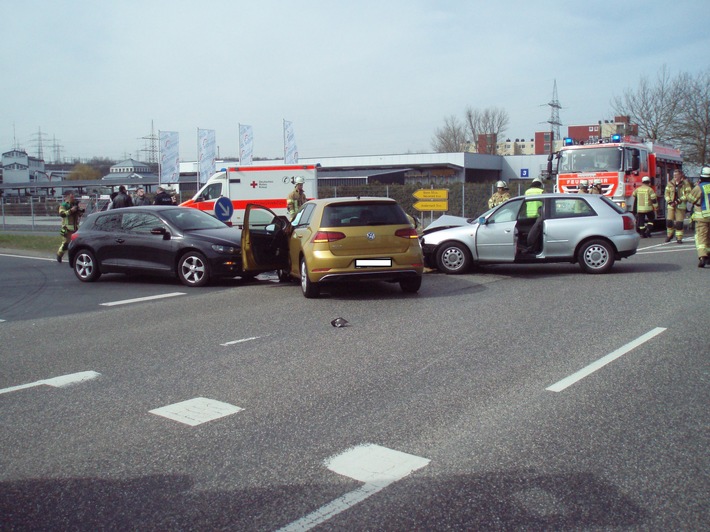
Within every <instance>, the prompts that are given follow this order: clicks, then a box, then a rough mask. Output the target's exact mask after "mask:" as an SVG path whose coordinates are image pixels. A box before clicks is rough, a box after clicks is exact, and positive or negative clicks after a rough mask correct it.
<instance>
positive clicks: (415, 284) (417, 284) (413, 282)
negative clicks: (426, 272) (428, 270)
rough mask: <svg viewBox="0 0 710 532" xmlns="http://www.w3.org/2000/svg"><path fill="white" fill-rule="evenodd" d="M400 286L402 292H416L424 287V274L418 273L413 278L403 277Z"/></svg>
mask: <svg viewBox="0 0 710 532" xmlns="http://www.w3.org/2000/svg"><path fill="white" fill-rule="evenodd" d="M399 287H400V288H401V289H402V292H407V293H408V294H416V293H417V292H418V291H419V289H420V288H421V287H422V276H421V275H417V276H416V277H413V278H411V279H402V280H401V281H400V282H399Z"/></svg>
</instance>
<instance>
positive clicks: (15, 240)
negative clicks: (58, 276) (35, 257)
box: [0, 233, 61, 254]
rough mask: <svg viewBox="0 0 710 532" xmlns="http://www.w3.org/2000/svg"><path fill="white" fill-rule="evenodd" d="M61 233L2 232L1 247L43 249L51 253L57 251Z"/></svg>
mask: <svg viewBox="0 0 710 532" xmlns="http://www.w3.org/2000/svg"><path fill="white" fill-rule="evenodd" d="M60 240H61V239H60V237H59V235H57V236H47V235H28V234H24V233H23V234H8V233H0V248H5V249H24V250H28V251H42V252H47V253H49V254H52V253H56V252H57V248H58V247H59V242H60Z"/></svg>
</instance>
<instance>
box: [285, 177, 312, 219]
mask: <svg viewBox="0 0 710 532" xmlns="http://www.w3.org/2000/svg"><path fill="white" fill-rule="evenodd" d="M294 182H295V186H294V188H293V190H292V191H291V193H290V194H289V195H288V196H287V197H286V212H287V213H288V218H289V220H293V218H294V217H295V216H296V213H297V212H298V209H300V208H301V206H302V205H303V204H304V203H306V201H308V198H306V194H305V193H304V192H303V183H305V179H303V176H298V177H297V178H296V179H295V181H294Z"/></svg>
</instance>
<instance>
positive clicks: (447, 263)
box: [436, 241, 473, 274]
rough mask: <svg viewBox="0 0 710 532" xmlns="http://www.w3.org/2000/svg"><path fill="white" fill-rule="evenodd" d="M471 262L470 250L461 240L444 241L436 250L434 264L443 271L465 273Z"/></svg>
mask: <svg viewBox="0 0 710 532" xmlns="http://www.w3.org/2000/svg"><path fill="white" fill-rule="evenodd" d="M472 262H473V260H472V259H471V252H470V251H469V250H468V248H467V247H466V245H465V244H462V243H461V242H453V241H452V242H444V243H443V244H442V245H441V246H439V250H438V251H437V252H436V265H437V266H438V268H439V270H441V271H442V272H444V273H449V274H459V273H465V272H467V271H468V270H469V269H470V268H471V263H472Z"/></svg>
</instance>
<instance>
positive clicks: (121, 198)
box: [111, 185, 133, 209]
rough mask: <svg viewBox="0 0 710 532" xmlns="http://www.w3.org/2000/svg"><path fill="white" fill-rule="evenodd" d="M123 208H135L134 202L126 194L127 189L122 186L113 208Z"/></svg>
mask: <svg viewBox="0 0 710 532" xmlns="http://www.w3.org/2000/svg"><path fill="white" fill-rule="evenodd" d="M123 207H133V200H132V199H131V197H130V196H129V195H128V194H127V193H126V187H125V186H123V185H121V186H120V187H118V194H116V197H115V198H113V202H112V203H111V208H112V209H121V208H123Z"/></svg>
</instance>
